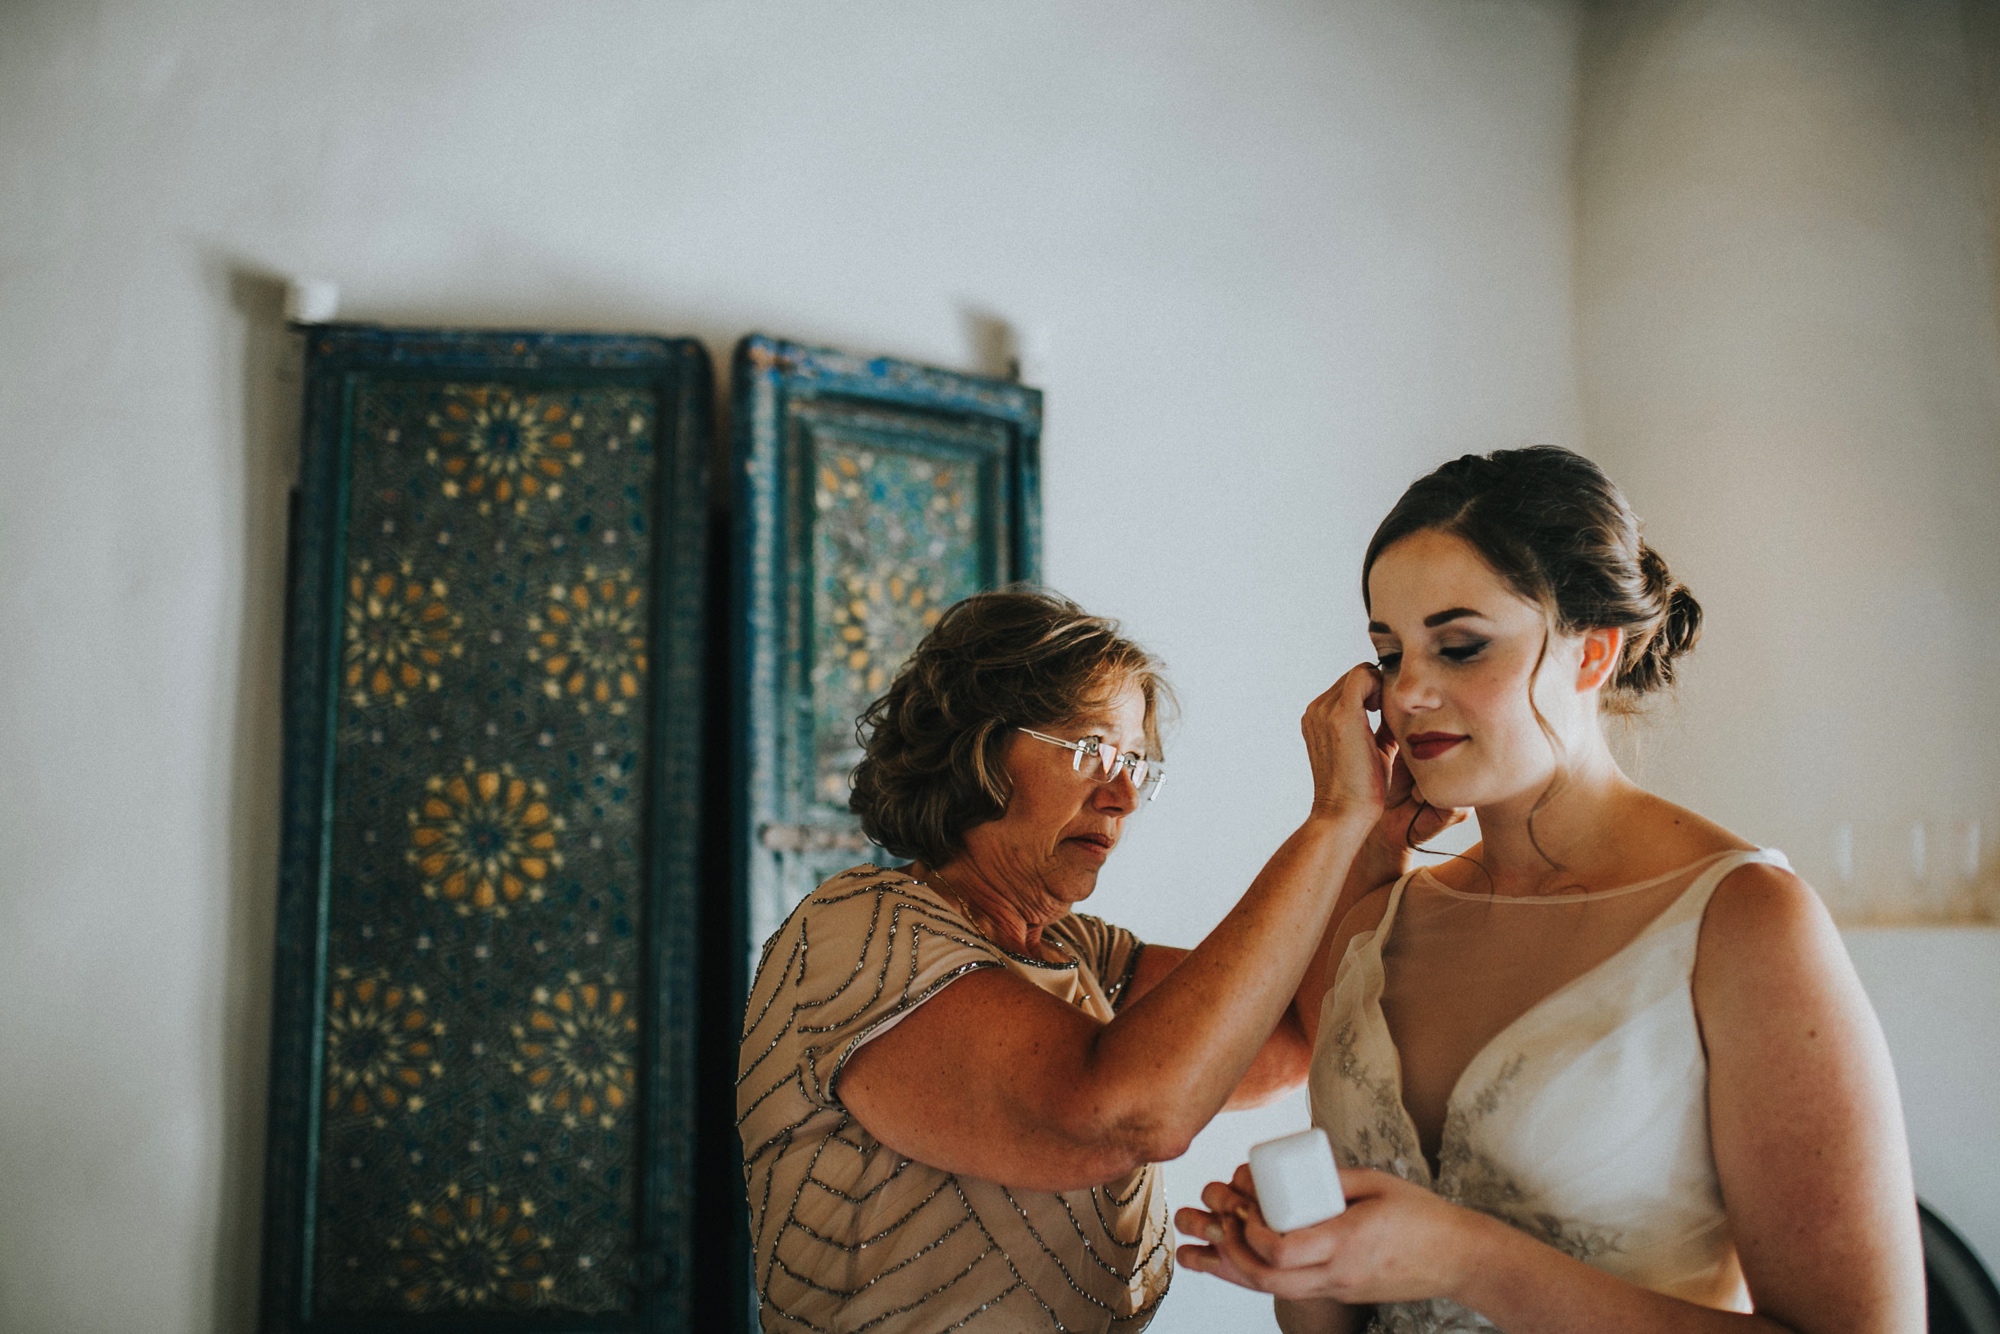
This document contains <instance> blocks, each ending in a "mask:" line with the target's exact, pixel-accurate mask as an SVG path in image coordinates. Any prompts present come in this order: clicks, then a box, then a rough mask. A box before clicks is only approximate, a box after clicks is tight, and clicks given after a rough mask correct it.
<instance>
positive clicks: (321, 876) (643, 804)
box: [260, 325, 741, 1334]
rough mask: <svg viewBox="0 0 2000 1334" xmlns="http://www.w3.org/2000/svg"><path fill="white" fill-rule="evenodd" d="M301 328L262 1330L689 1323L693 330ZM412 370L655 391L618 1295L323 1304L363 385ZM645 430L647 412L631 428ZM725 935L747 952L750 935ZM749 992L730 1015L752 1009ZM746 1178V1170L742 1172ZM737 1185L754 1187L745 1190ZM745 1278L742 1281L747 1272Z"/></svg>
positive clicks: (701, 430) (706, 416)
mask: <svg viewBox="0 0 2000 1334" xmlns="http://www.w3.org/2000/svg"><path fill="white" fill-rule="evenodd" d="M303 332H304V333H305V337H306V348H307V352H306V383H305V404H304V422H303V437H302V445H301V473H300V478H299V482H298V485H297V487H296V489H295V490H294V492H293V495H292V509H291V532H290V572H289V583H288V590H287V591H288V602H287V624H286V649H285V664H284V667H285V675H284V704H283V708H284V720H283V736H284V761H283V797H282V826H283V829H282V845H281V865H280V875H279V890H278V909H277V918H278V922H277V961H276V986H275V997H274V1003H273V1030H272V1051H271V1093H270V1119H269V1138H268V1148H267V1159H266V1175H265V1183H266V1184H265V1211H264V1256H263V1275H262V1286H261V1318H260V1328H261V1329H262V1330H264V1331H267V1332H268V1334H352V1332H357V1331H363V1330H367V1331H375V1330H384V1331H387V1330H409V1331H423V1332H424V1334H433V1332H435V1334H453V1332H454V1331H471V1330H480V1331H517V1330H518V1331H531V1330H532V1331H549V1332H551V1334H553V1332H554V1331H570V1330H575V1331H584V1330H600V1331H610V1330H618V1331H628V1330H629V1331H645V1332H646V1334H679V1332H681V1331H687V1330H690V1329H691V1328H693V1323H692V1321H693V1318H694V1317H693V1315H692V1312H693V1311H694V1309H695V1305H694V1303H695V1298H696V1289H697V1288H698V1287H699V1286H700V1285H702V1283H703V1278H702V1275H701V1273H700V1271H699V1269H698V1265H697V1250H696V1248H697V1245H698V1244H700V1239H699V1237H698V1236H697V1233H698V1232H700V1231H701V1230H702V1228H701V1227H700V1226H699V1225H698V1223H697V1219H696V1218H695V1216H694V1215H695V1203H694V1198H693V1190H694V1186H693V1181H694V1172H695V1166H696V1164H695V1161H694V1159H695V1157H696V1147H695V1145H696V1140H695V1123H696V1088H695V1082H696V1081H695V1060H696V1046H697V1029H698V1026H699V1024H700V1023H701V1022H702V1011H701V1007H700V1005H699V1001H700V987H701V976H700V968H701V966H702V957H701V951H700V949H699V946H698V941H697V932H698V931H700V930H702V929H703V927H702V914H701V902H700V900H701V891H700V877H701V851H700V840H701V839H702V838H703V832H704V824H703V795H702V791H701V787H702V777H703V769H702V765H703V745H702V733H703V728H704V725H705V723H704V717H703V715H704V692H705V689H706V686H707V683H706V681H705V676H706V673H707V671H708V668H709V663H708V661H707V644H708V640H707V617H706V611H705V603H706V601H707V598H708V594H709V588H708V583H707V568H708V567H707V556H708V550H707V544H708V477H707V468H708V461H709V456H710V449H711V440H712V425H711V404H712V399H713V389H712V383H711V372H710V365H709V359H708V356H707V354H706V352H705V351H704V350H703V348H702V347H701V345H700V344H699V343H697V342H694V341H693V340H686V339H665V338H655V337H643V336H624V335H600V334H546V333H488V332H453V331H435V330H398V329H383V328H374V327H367V326H353V325H346V326H322V327H317V328H312V329H308V330H305V331H303ZM370 377H376V378H385V377H386V378H393V379H397V380H402V381H418V382H421V381H437V382H448V381H459V382H467V381H480V382H487V383H492V382H502V383H506V384H512V385H519V386H525V387H536V386H542V387H546V386H559V387H562V386H567V387H577V386H584V387H589V386H623V387H625V388H627V389H631V388H633V387H637V388H640V389H643V390H644V391H645V392H646V393H649V394H650V395H651V402H652V404H653V414H654V415H653V422H654V428H653V429H654V436H653V446H654V449H655V451H656V454H655V457H656V464H655V468H656V472H655V474H654V476H655V477H656V479H657V480H656V489H655V491H654V497H653V499H654V506H653V508H654V512H653V514H652V516H651V534H652V536H651V539H650V540H651V542H652V550H651V567H650V570H651V580H652V585H651V587H652V589H653V594H654V596H653V600H652V603H651V613H650V620H649V628H648V630H647V645H648V649H649V657H650V670H649V672H648V674H647V675H646V677H645V695H644V698H643V700H642V701H641V704H640V706H639V708H638V709H637V711H636V715H635V716H636V717H638V718H639V719H641V720H642V726H640V727H639V729H638V730H639V731H640V733H641V735H642V736H643V744H642V746H641V752H642V760H641V766H642V767H641V773H640V774H637V775H635V777H638V778H640V782H639V783H638V784H637V785H635V790H636V791H637V792H638V793H639V794H640V795H639V797H638V798H637V799H638V801H639V802H640V807H639V812H638V815H637V817H636V818H637V820H638V822H639V824H638V827H639V828H640V829H641V830H642V834H641V839H640V841H641V843H642V845H643V846H642V848H641V851H640V854H639V860H638V865H640V866H641V867H643V872H642V874H641V877H640V878H641V880H642V882H643V883H641V884H638V885H634V886H632V887H631V890H632V893H631V898H632V901H633V902H634V903H635V904H636V905H637V910H636V912H635V913H634V914H633V915H634V917H635V919H636V923H635V926H634V930H635V931H636V934H637V936H638V941H639V944H638V957H639V960H640V965H639V974H640V975H639V977H637V978H636V979H634V982H635V983H636V986H635V994H636V995H637V997H638V1001H637V1005H638V1009H639V1015H638V1020H637V1033H638V1036H637V1039H636V1043H637V1046H636V1050H637V1052H638V1053H639V1060H638V1069H637V1072H636V1080H635V1086H636V1103H635V1104H634V1106H635V1110H634V1112H633V1115H634V1117H635V1118H636V1119H635V1133H636V1135H637V1145H638V1147H637V1167H636V1179H635V1180H634V1181H633V1182H632V1183H631V1185H630V1187H629V1189H631V1190H632V1191H633V1193H634V1198H635V1200H636V1205H635V1207H634V1212H633V1213H632V1215H631V1217H632V1219H633V1220H634V1224H635V1227H634V1230H635V1233H636V1235H634V1236H633V1237H632V1239H631V1254H632V1256H633V1265H632V1272H631V1274H630V1275H629V1277H628V1278H625V1279H623V1285H624V1286H625V1287H626V1288H627V1290H628V1291H629V1293H630V1300H629V1301H628V1302H626V1303H625V1304H624V1307H623V1309H622V1310H618V1311H615V1312H604V1311H600V1312H595V1313H589V1314H565V1313H563V1312H561V1311H546V1310H542V1311H521V1312H512V1311H503V1312H495V1311H489V1310H480V1311H467V1312H465V1313H445V1312H434V1313H396V1314H389V1313H383V1314H334V1315H328V1314H326V1313H325V1312H321V1311H317V1310H316V1308H315V1304H314V1300H313V1297H314V1294H313V1283H314V1272H315V1271H314V1243H315V1237H314V1220H315V1217H316V1214H315V1204H314V1201H315V1192H316V1190H317V1189H318V1187H319V1183H320V1173H321V1165H320V1163H319V1161H318V1153H319V1147H320V1143H321V1135H320V1119H321V1108H322V1101H323V1100H322V1079H323V1077H324V1076H325V1073H326V1072H325V1071H324V1069H323V1068H322V1066H323V1056H324V1052H325V1027H324V1026H325V1021H326V1014H325V1009H326V997H327V994H328V990H327V989H328V985H329V978H328V960H327V949H328V945H327V939H328V938H327V926H328V920H329V913H330V911H331V909H332V907H333V897H334V894H335V885H336V883H337V882H336V879H335V870H336V868H335V866H334V865H333V858H334V848H335V833H334V829H333V827H332V824H333V818H332V817H333V811H334V803H335V782H336V774H335V758H336V743H335V720H336V716H337V709H336V705H337V701H338V698H339V695H340V691H341V689H342V683H341V679H340V676H339V669H340V663H341V657H340V654H341V627H342V617H343V606H344V599H345V597H346V590H345V589H344V588H343V580H344V578H345V577H346V576H345V552H346V545H347V538H348V529H347V516H348V513H349V502H350V478H351V477H352V476H353V472H354V463H355V458H354V445H355V436H354V429H353V428H354V410H355V395H356V386H357V385H358V384H361V383H363V382H365V381H367V380H368V379H369V378H370ZM635 429H636V427H635ZM729 953H731V954H732V955H740V953H741V950H740V948H732V949H730V951H729ZM740 1010H741V1006H740V1003H739V1004H738V1005H737V1007H736V1013H738V1014H740ZM737 1193H738V1194H739V1195H740V1193H741V1192H740V1188H739V1190H738V1191H737ZM739 1205H740V1201H739ZM739 1290H740V1289H739Z"/></svg>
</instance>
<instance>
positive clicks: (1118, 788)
mask: <svg viewBox="0 0 2000 1334" xmlns="http://www.w3.org/2000/svg"><path fill="white" fill-rule="evenodd" d="M1090 804H1091V805H1093V806H1095V807H1096V808H1097V809H1098V810H1100V811H1106V812H1109V813H1114V814H1120V815H1130V814H1131V813H1132V812H1133V811H1135V810H1137V809H1138V808H1139V788H1138V785H1137V784H1135V783H1134V782H1133V781H1132V771H1131V770H1130V769H1127V768H1124V767H1123V766H1120V768H1119V770H1118V772H1117V773H1116V774H1114V775H1113V776H1112V777H1111V778H1109V779H1107V780H1105V781H1104V782H1102V783H1099V784H1098V785H1097V791H1095V792H1093V793H1092V794H1091V803H1090Z"/></svg>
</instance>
